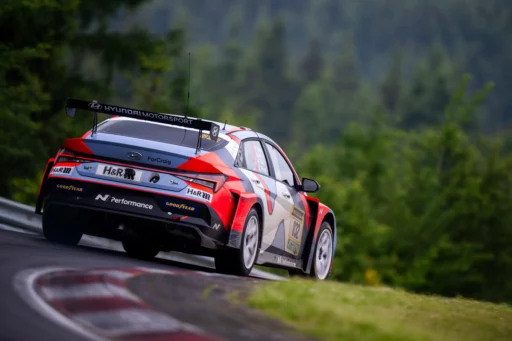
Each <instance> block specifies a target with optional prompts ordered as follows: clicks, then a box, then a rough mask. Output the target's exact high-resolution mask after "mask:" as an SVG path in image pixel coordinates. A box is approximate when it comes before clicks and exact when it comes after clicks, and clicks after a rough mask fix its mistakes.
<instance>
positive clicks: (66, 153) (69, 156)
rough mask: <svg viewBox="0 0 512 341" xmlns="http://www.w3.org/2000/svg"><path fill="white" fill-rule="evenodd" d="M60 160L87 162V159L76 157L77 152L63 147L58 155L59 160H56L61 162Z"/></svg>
mask: <svg viewBox="0 0 512 341" xmlns="http://www.w3.org/2000/svg"><path fill="white" fill-rule="evenodd" d="M59 162H75V163H82V162H87V160H82V159H79V158H77V157H76V155H75V153H73V152H72V151H70V150H68V149H65V148H62V149H61V150H59V157H57V162H55V163H59Z"/></svg>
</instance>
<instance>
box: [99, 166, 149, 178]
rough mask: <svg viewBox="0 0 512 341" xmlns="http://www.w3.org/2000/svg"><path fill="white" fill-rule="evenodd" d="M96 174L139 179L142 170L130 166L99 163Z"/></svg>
mask: <svg viewBox="0 0 512 341" xmlns="http://www.w3.org/2000/svg"><path fill="white" fill-rule="evenodd" d="M96 174H97V175H103V176H109V177H112V178H118V179H125V180H133V181H140V179H141V177H142V172H141V171H137V170H135V169H132V168H124V167H117V166H108V165H99V166H98V168H97V169H96Z"/></svg>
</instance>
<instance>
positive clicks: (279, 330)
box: [0, 229, 305, 341]
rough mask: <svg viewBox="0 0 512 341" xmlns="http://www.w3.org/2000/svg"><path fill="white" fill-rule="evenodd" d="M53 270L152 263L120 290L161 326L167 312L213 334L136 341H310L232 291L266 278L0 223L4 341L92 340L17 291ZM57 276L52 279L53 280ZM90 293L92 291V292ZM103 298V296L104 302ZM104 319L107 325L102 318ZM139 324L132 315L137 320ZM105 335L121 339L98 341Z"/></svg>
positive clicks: (0, 334) (0, 315) (0, 308)
mask: <svg viewBox="0 0 512 341" xmlns="http://www.w3.org/2000/svg"><path fill="white" fill-rule="evenodd" d="M48 268H61V269H73V270H74V271H81V272H78V274H80V273H83V274H86V271H90V270H91V269H93V270H94V269H119V270H122V271H133V269H137V268H140V269H149V270H151V271H150V273H144V274H139V275H136V276H132V277H130V276H126V280H125V282H124V285H125V286H126V291H127V292H129V294H123V295H125V296H126V295H129V296H128V298H130V297H131V295H133V296H134V297H135V299H136V300H137V301H140V302H141V303H140V304H144V305H145V306H147V307H149V308H150V309H151V311H153V312H154V313H155V314H157V315H158V316H160V317H159V318H160V319H161V320H162V319H163V322H161V323H160V324H165V323H167V322H166V321H167V320H166V318H167V319H168V320H171V319H177V320H179V321H180V323H183V324H184V325H185V324H186V325H189V326H192V327H193V328H196V327H197V328H198V329H200V330H201V331H202V333H204V334H205V335H206V336H208V338H195V337H190V338H167V337H165V335H164V336H161V337H160V338H149V337H147V338H145V337H144V335H143V334H141V335H142V336H141V335H139V337H138V338H133V340H144V341H145V340H159V341H163V340H226V341H231V340H233V341H234V340H269V341H272V340H305V338H303V337H301V336H299V335H297V334H296V333H295V332H294V331H293V330H290V329H289V328H288V327H286V326H284V325H283V324H281V323H279V322H277V321H274V320H272V319H269V318H268V317H266V316H264V315H263V314H260V313H259V312H256V311H254V310H252V309H249V308H248V307H246V306H245V305H244V304H240V303H237V302H236V300H233V299H232V298H233V297H235V296H237V297H243V296H244V295H246V294H247V292H248V290H250V287H251V286H252V285H258V284H259V283H260V281H262V280H261V279H256V278H254V280H251V279H247V278H246V279H241V278H238V277H231V276H219V275H217V274H215V273H214V271H213V269H210V268H204V267H199V266H195V265H189V264H186V263H180V262H173V261H169V260H164V259H156V260H154V261H141V260H135V259H133V258H131V257H129V256H127V255H126V254H125V253H123V252H119V251H112V250H105V249H98V248H93V247H87V246H81V245H79V246H72V247H70V246H64V245H60V244H55V243H51V242H48V241H47V240H45V239H44V238H43V237H41V236H39V235H34V234H24V233H19V232H14V231H6V230H3V229H0V340H2V341H3V340H6V341H7V340H8V341H14V340H16V341H18V340H20V341H30V340H42V341H45V340H52V341H61V340H62V341H64V340H66V341H71V340H91V339H95V338H94V337H92V338H91V337H89V336H88V335H83V334H80V333H77V332H76V331H75V330H73V328H66V327H65V326H63V325H62V324H59V323H57V322H55V321H54V320H52V319H51V318H49V316H47V315H46V314H45V313H44V312H43V313H42V312H41V311H40V310H37V309H34V306H33V305H32V304H31V302H30V300H31V298H30V297H29V296H30V295H27V294H26V293H25V292H24V291H23V290H21V291H20V289H19V286H17V284H16V283H17V282H20V280H19V278H20V273H24V272H27V271H32V270H34V269H35V270H37V269H48ZM30 269H32V270H30ZM114 271H115V270H114ZM118 272H119V271H118ZM169 273H173V274H169ZM114 275H115V274H114ZM81 276H82V279H84V278H89V279H90V278H91V276H88V275H81ZM114 277H115V276H114ZM43 279H44V278H43ZM53 280H54V282H55V279H53ZM56 280H58V278H57V279H56ZM102 280H103V281H104V280H105V279H102ZM50 282H51V278H50ZM23 284H24V285H25V284H26V283H23ZM74 294H76V293H74ZM91 294H94V291H93V292H92V293H91ZM229 297H231V299H230V298H229ZM84 298H85V303H88V302H87V297H84ZM82 301H83V300H82ZM82 303H84V302H82ZM89 303H90V302H89ZM105 303H106V302H103V304H104V305H105ZM132 303H133V302H132ZM118 304H120V303H118ZM75 308H76V307H67V308H66V309H68V310H69V309H75ZM109 309H111V308H109ZM57 315H58V313H57ZM89 315H90V314H89ZM89 315H88V316H89ZM59 316H60V315H59ZM98 316H99V315H98ZM155 316H156V315H155ZM63 319H66V318H65V317H63ZM124 319H125V320H126V319H127V317H124ZM101 322H102V323H107V322H106V321H104V320H103V321H101ZM135 322H136V321H133V323H134V324H136V323H135ZM139 322H140V321H139ZM148 322H151V321H149V320H148ZM153 322H155V321H153ZM116 323H118V324H119V323H120V322H119V320H116ZM155 323H156V322H155ZM71 324H72V323H71ZM139 324H140V323H139ZM150 324H151V323H148V324H147V325H148V326H149V325H150ZM142 325H144V324H143V323H142ZM148 328H149V327H148ZM93 336H94V335H93ZM105 339H108V340H110V339H112V340H117V339H115V338H97V339H95V340H105Z"/></svg>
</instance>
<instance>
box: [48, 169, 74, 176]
mask: <svg viewBox="0 0 512 341" xmlns="http://www.w3.org/2000/svg"><path fill="white" fill-rule="evenodd" d="M73 168H74V167H53V168H52V170H51V172H50V173H51V174H67V175H69V174H71V171H72V170H73Z"/></svg>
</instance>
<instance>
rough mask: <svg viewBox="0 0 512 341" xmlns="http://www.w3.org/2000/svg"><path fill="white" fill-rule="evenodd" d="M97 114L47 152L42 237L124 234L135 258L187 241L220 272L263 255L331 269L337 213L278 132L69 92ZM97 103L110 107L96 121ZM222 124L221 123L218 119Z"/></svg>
mask: <svg viewBox="0 0 512 341" xmlns="http://www.w3.org/2000/svg"><path fill="white" fill-rule="evenodd" d="M76 109H79V110H88V111H92V112H94V115H95V116H94V125H93V127H92V129H91V130H89V131H88V132H86V133H85V134H84V135H83V136H82V137H79V138H68V139H66V140H65V141H64V143H63V145H62V147H61V148H60V150H59V151H58V152H57V155H56V156H55V157H53V158H51V159H49V161H48V164H47V166H46V170H45V172H44V175H43V179H42V181H41V186H40V189H39V194H38V199H37V205H36V213H38V214H42V215H43V232H44V235H45V237H46V238H47V239H48V240H50V241H54V242H60V243H66V244H77V243H78V242H79V241H80V239H81V237H82V235H83V234H88V235H94V236H100V237H104V238H109V239H113V240H118V241H121V242H122V244H123V247H124V249H125V250H126V252H127V253H128V254H130V255H132V256H134V257H139V258H146V259H149V258H152V257H155V256H156V255H157V254H158V253H159V252H160V251H180V252H187V253H193V254H200V255H205V256H212V257H214V258H215V265H216V268H217V270H218V271H220V272H224V273H231V274H237V275H248V274H249V273H250V271H251V269H252V268H253V266H254V265H255V264H260V265H265V266H271V267H279V268H285V269H288V270H289V272H290V273H291V274H293V275H309V276H312V277H315V278H318V279H321V280H323V279H326V278H327V277H328V275H329V273H330V271H331V268H332V259H333V255H334V250H335V247H336V221H335V216H334V213H333V212H332V210H331V209H330V208H328V207H327V206H326V205H324V204H322V203H320V202H319V200H318V199H316V198H314V197H311V196H308V195H307V194H306V193H307V192H315V191H317V190H318V189H319V188H320V186H319V185H318V183H317V182H315V181H314V180H312V179H308V178H303V179H302V180H301V179H300V178H299V177H298V175H297V173H296V171H295V170H294V168H293V166H292V164H291V163H290V161H289V160H288V158H287V157H286V154H285V153H284V152H283V150H282V149H281V148H280V147H279V146H278V145H277V144H276V143H275V142H274V141H273V140H272V139H270V138H269V137H267V136H265V135H263V134H260V133H257V132H255V131H252V130H250V129H248V128H245V127H235V126H231V125H227V124H221V123H217V122H213V121H207V120H202V119H196V118H191V117H187V116H178V115H169V114H163V113H154V112H149V111H143V110H138V109H129V108H124V107H119V106H113V105H107V104H100V103H97V102H96V101H92V102H88V101H82V100H76V99H68V102H67V107H66V111H67V113H68V115H70V116H72V117H73V116H74V115H75V111H76ZM98 113H105V114H109V115H111V116H113V117H111V118H109V119H107V120H105V121H103V122H101V123H98V119H97V115H98ZM221 126H222V128H221Z"/></svg>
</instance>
